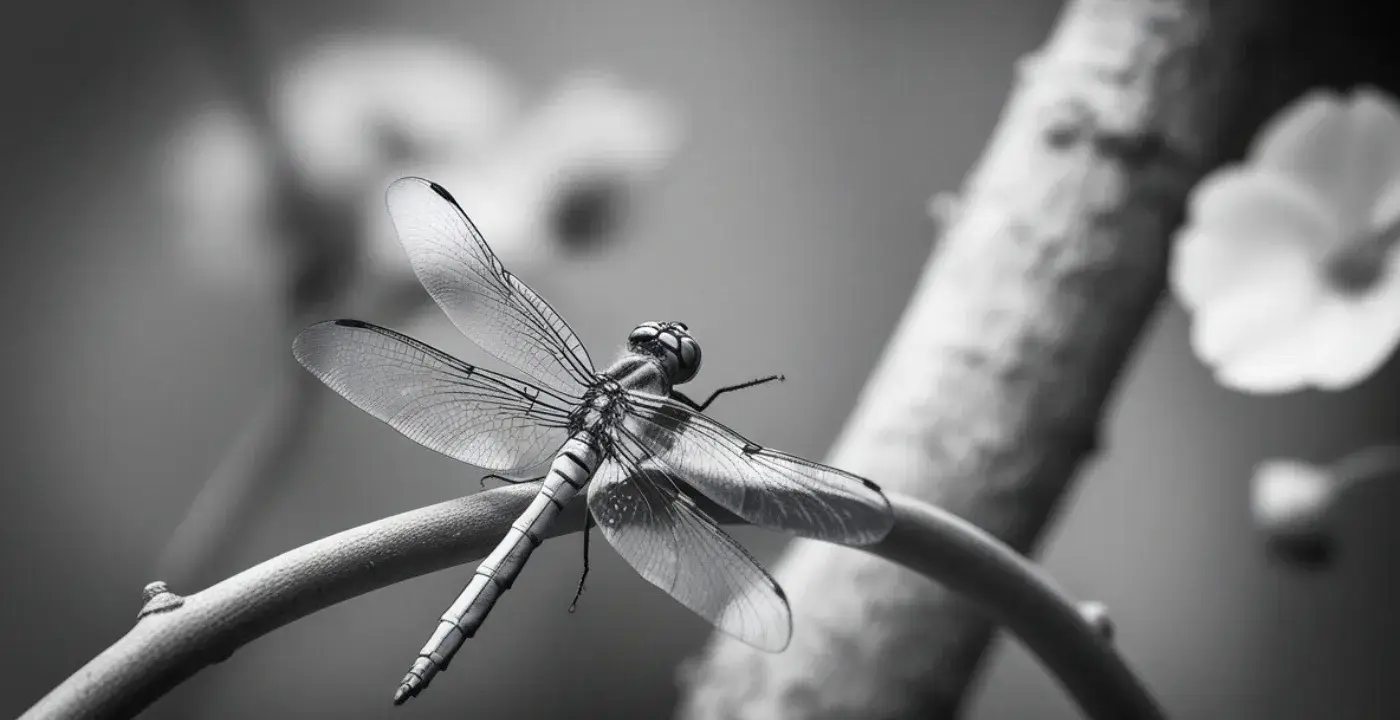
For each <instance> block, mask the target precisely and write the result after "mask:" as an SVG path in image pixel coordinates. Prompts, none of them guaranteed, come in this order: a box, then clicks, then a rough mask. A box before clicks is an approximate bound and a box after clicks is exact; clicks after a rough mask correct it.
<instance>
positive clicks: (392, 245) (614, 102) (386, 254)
mask: <svg viewBox="0 0 1400 720" xmlns="http://www.w3.org/2000/svg"><path fill="white" fill-rule="evenodd" d="M679 136H680V132H679V125H678V122H677V120H676V118H675V116H674V114H673V113H672V111H670V110H669V109H668V108H667V107H666V105H665V104H663V103H662V102H661V101H660V100H659V99H657V98H655V97H652V96H650V95H647V94H645V93H642V92H640V91H637V90H633V89H630V88H627V87H626V86H624V85H623V84H622V82H621V81H620V80H618V79H617V78H615V77H612V76H609V75H605V74H601V73H592V72H590V73H580V74H577V75H574V76H571V77H569V78H567V79H566V80H565V81H564V82H563V83H561V85H560V87H559V89H558V90H556V91H555V92H554V94H553V95H552V96H551V97H550V99H549V100H547V101H545V102H544V103H543V104H542V106H541V107H540V108H539V109H538V110H536V111H535V112H534V113H532V114H531V115H530V116H529V117H528V118H527V119H525V120H524V121H523V122H522V123H521V124H520V125H519V127H518V128H517V129H516V131H515V132H514V133H512V134H511V135H510V136H509V137H508V138H506V139H504V140H503V142H502V144H501V146H500V147H499V148H498V149H497V151H496V152H495V153H494V154H492V155H491V156H490V157H489V158H487V159H486V160H485V161H484V162H481V163H477V164H473V165H467V164H460V163H445V162H438V161H436V159H434V160H433V161H431V162H419V163H406V164H402V165H400V166H398V167H397V168H396V169H395V171H394V173H393V174H394V175H396V176H402V175H418V176H421V177H424V178H427V179H429V180H432V181H434V182H436V183H438V184H439V185H442V186H443V187H445V188H447V190H448V192H450V193H452V195H453V197H454V198H456V200H457V201H458V202H459V203H461V205H462V208H463V209H464V210H465V211H466V212H467V214H468V215H469V216H470V217H471V219H472V222H473V223H475V224H476V226H477V227H478V228H479V229H480V230H481V233H482V235H484V236H485V237H486V240H487V242H489V243H490V244H491V247H492V249H493V250H495V251H496V254H497V255H499V256H500V258H501V261H502V262H503V263H505V264H506V265H507V266H520V265H525V264H528V263H532V262H536V261H538V260H540V259H542V258H543V257H544V256H546V255H547V254H549V253H551V252H554V251H556V250H558V249H560V248H561V247H563V248H569V247H572V246H575V245H585V244H588V243H589V242H591V241H593V240H594V239H596V236H597V235H599V234H602V233H605V232H607V231H608V230H610V229H611V228H609V227H606V225H607V220H606V218H607V216H610V215H615V214H617V213H618V212H619V210H620V209H621V205H622V204H623V203H624V202H625V200H626V196H627V195H628V194H630V193H631V192H632V191H634V190H635V189H636V187H637V186H638V185H640V184H641V183H642V181H644V180H646V179H648V178H650V177H651V176H652V175H653V174H654V173H655V172H656V171H657V170H659V169H660V168H661V167H662V166H663V165H664V164H665V162H666V161H667V160H669V159H670V157H671V156H672V155H673V154H674V153H675V152H676V149H677V146H678V144H679ZM381 192H382V190H381ZM579 203H594V204H595V205H594V207H591V208H587V209H585V210H584V212H593V213H598V214H599V215H601V216H603V219H602V222H603V224H604V225H605V227H589V226H587V225H589V222H588V221H587V220H583V221H579V222H576V221H571V220H569V219H568V218H567V217H566V216H567V215H568V213H569V208H570V206H571V205H575V204H579ZM366 207H367V208H370V210H371V214H370V216H369V217H368V218H367V220H368V222H370V223H372V224H373V226H374V227H375V228H376V229H375V230H374V231H373V234H374V236H375V238H376V242H375V243H373V244H372V245H371V249H372V250H373V251H374V252H376V253H378V254H380V255H381V258H380V259H381V261H382V262H385V263H392V264H398V263H400V262H402V255H403V251H402V249H400V248H399V247H398V243H397V241H396V240H394V238H395V237H396V235H395V233H394V232H393V228H392V226H391V225H390V224H389V221H388V217H387V216H386V215H385V214H384V213H383V211H382V208H381V207H378V205H377V204H375V205H374V206H373V207H371V206H370V205H367V206H366ZM380 240H385V241H384V242H380ZM402 264H403V266H404V267H405V268H407V263H406V262H402Z"/></svg>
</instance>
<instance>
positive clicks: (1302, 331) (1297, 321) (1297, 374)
mask: <svg viewBox="0 0 1400 720" xmlns="http://www.w3.org/2000/svg"><path fill="white" fill-rule="evenodd" d="M1261 264H1263V263H1261ZM1266 264H1267V271H1265V272H1260V273H1258V274H1256V275H1255V276H1254V277H1252V278H1250V280H1249V281H1248V282H1247V283H1242V284H1240V285H1238V286H1237V287H1236V288H1234V289H1233V290H1232V292H1230V293H1229V294H1227V295H1223V296H1220V297H1217V298H1215V299H1213V300H1212V301H1211V303H1210V304H1209V305H1208V306H1205V307H1202V308H1201V309H1200V310H1198V311H1197V313H1196V316H1195V318H1194V320H1193V322H1192V326H1191V344H1192V348H1193V349H1194V350H1195V352H1196V355H1197V356H1198V357H1200V358H1201V360H1202V361H1203V362H1205V363H1206V364H1207V365H1210V366H1212V367H1214V368H1215V372H1216V379H1217V381H1218V382H1220V384H1222V385H1225V386H1226V387H1231V388H1234V389H1236V390H1241V391H1245V392H1256V393H1274V392H1287V391H1290V390H1295V389H1298V388H1300V387H1302V386H1303V385H1304V384H1305V382H1306V380H1307V378H1308V377H1309V371H1310V370H1311V369H1312V368H1313V367H1315V362H1314V361H1313V349H1314V344H1313V342H1312V340H1311V338H1310V337H1309V336H1308V334H1307V332H1306V329H1308V328H1310V327H1312V326H1311V325H1310V324H1309V323H1308V321H1309V319H1310V317H1311V315H1312V313H1313V311H1314V308H1315V307H1316V305H1317V303H1318V296H1319V295H1320V294H1321V293H1322V287H1321V281H1320V279H1319V278H1318V277H1317V275H1316V273H1315V272H1313V266H1312V265H1311V263H1308V262H1306V261H1305V260H1304V259H1302V258H1301V257H1299V256H1298V255H1294V256H1288V255H1284V254H1275V255H1273V256H1271V257H1270V258H1269V259H1268V261H1267V263H1266Z"/></svg>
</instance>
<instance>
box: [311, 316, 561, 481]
mask: <svg viewBox="0 0 1400 720" xmlns="http://www.w3.org/2000/svg"><path fill="white" fill-rule="evenodd" d="M292 353H293V354H294V355H296V358H297V360H298V361H299V362H300V363H301V364H302V365H303V366H305V367H306V369H307V370H310V371H311V372H312V374H314V375H315V376H316V377H318V378H320V379H321V381H322V382H324V383H325V384H326V385H329V386H330V387H331V388H332V389H333V390H335V391H336V392H338V393H340V394H341V395H344V396H345V397H346V399H348V400H349V401H350V402H352V403H354V404H355V405H356V406H358V407H359V408H360V409H362V410H364V411H366V412H368V413H369V414H371V415H373V416H375V417H376V418H379V419H380V420H383V421H384V422H386V423H388V424H389V425H391V426H392V427H393V428H394V429H395V430H398V431H399V432H401V433H403V434H404V435H406V436H407V437H408V438H409V439H411V440H414V441H415V442H418V443H420V444H422V445H424V446H427V447H429V448H432V449H433V450H436V451H438V452H440V453H442V454H444V455H447V456H449V457H453V458H456V459H458V460H461V461H463V462H466V463H470V464H472V465H475V466H477V467H481V468H486V469H489V470H494V471H498V472H507V471H515V470H523V469H526V468H530V467H533V466H535V465H538V464H540V463H541V462H544V461H545V460H548V459H550V458H552V457H553V456H554V453H555V452H556V451H557V450H558V449H559V448H560V447H561V446H562V445H563V444H564V441H565V440H567V439H568V427H567V426H568V416H569V410H570V409H571V408H572V406H573V404H574V403H575V402H577V401H576V400H575V399H574V398H570V397H565V396H562V395H560V394H558V393H554V392H551V391H548V390H542V389H540V388H537V387H535V386H533V385H530V384H528V383H525V382H522V381H520V380H515V379H513V378H510V377H508V376H505V375H500V374H498V373H493V372H491V371H489V370H484V369H482V368H478V367H474V366H472V365H468V364H467V363H464V362H462V361H461V360H458V359H456V358H454V357H452V356H451V355H448V354H447V353H444V352H442V351H441V350H438V349H436V348H433V347H431V346H429V345H427V344H425V343H422V342H419V341H417V340H414V339H413V338H411V337H408V336H407V335H403V334H400V333H396V332H394V331H393V330H388V329H385V328H382V327H378V326H376V325H371V324H369V323H364V322H360V321H358V320H332V321H328V322H321V323H316V324H315V325H312V326H310V327H308V328H306V329H305V330H302V331H301V334H299V335H297V338H296V341H295V342H293V344H292Z"/></svg>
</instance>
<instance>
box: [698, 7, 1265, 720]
mask: <svg viewBox="0 0 1400 720" xmlns="http://www.w3.org/2000/svg"><path fill="white" fill-rule="evenodd" d="M1286 6H1287V4H1286V3H1265V2H1262V0H1255V2H1253V3H1249V2H1245V3H1240V2H1235V3H1218V4H1215V5H1213V4H1212V3H1210V2H1209V1H1208V0H1156V1H1149V0H1073V1H1072V2H1070V3H1068V4H1067V5H1066V7H1065V9H1064V11H1063V13H1062V15H1061V17H1060V20H1059V22H1058V26H1057V28H1056V29H1055V31H1054V33H1053V35H1052V36H1051V38H1050V39H1049V41H1048V42H1047V43H1046V45H1045V46H1044V47H1043V48H1042V49H1041V50H1040V51H1039V52H1037V53H1033V54H1032V55H1031V56H1029V57H1027V58H1026V59H1025V60H1023V62H1022V63H1021V67H1020V68H1019V70H1020V77H1019V82H1018V85H1017V88H1016V90H1015V92H1014V93H1013V95H1012V97H1011V99H1010V101H1009V103H1008V105H1007V107H1006V109H1005V111H1004V114H1003V116H1002V118H1001V120H1000V123H999V125H998V127H997V128H996V130H995V132H994V134H993V139H992V142H991V144H990V146H989V147H988V149H987V150H986V152H985V154H984V155H983V157H982V159H981V161H980V163H979V165H978V166H977V167H976V168H975V169H974V171H973V173H972V174H971V176H970V178H969V179H968V181H967V182H966V185H965V186H964V188H963V189H962V193H961V197H960V198H959V202H958V203H957V205H956V206H957V212H956V213H951V214H948V215H947V217H946V218H945V219H946V220H947V222H948V224H947V226H946V227H943V228H941V230H942V234H941V237H940V241H939V243H938V247H937V248H936V250H935V253H934V255H933V257H932V258H931V259H930V260H929V263H928V265H927V266H926V268H925V270H924V274H923V277H922V278H921V280H920V282H919V285H918V287H917V288H916V289H915V291H914V294H913V296H912V298H911V300H910V302H909V306H908V308H907V309H906V311H905V315H904V317H903V318H902V320H901V324H900V326H899V328H898V329H897V331H896V333H895V335H894V337H893V338H892V340H891V341H890V344H889V346H888V347H887V348H886V350H885V354H884V357H883V358H882V360H881V362H880V365H879V367H878V368H877V369H876V371H875V373H874V374H873V376H872V377H871V379H870V381H869V382H868V384H867V386H866V388H865V390H864V392H863V394H862V397H861V399H860V402H859V405H858V407H857V408H856V409H855V410H854V412H853V413H852V414H851V417H850V418H849V420H848V422H847V424H846V427H845V429H844V432H843V434H842V436H841V437H840V439H839V440H838V441H837V443H836V445H835V447H834V448H833V450H832V451H831V453H830V456H829V462H830V463H831V464H833V465H835V466H837V467H841V468H845V469H847V470H850V471H852V472H855V473H857V474H860V475H864V476H866V477H869V478H871V479H872V480H874V481H876V482H878V483H880V485H881V486H883V487H885V488H887V489H889V490H897V491H902V492H907V493H909V494H911V495H913V496H915V497H918V498H919V499H921V500H924V501H926V502H929V503H930V504H932V505H935V506H938V507H940V508H944V509H946V510H948V511H950V512H952V513H954V514H956V515H957V516H959V517H962V518H966V519H968V520H970V521H971V522H973V523H975V524H976V525H977V526H979V527H982V528H985V529H986V530H988V531H989V532H991V533H992V534H993V535H995V536H997V537H998V538H1000V539H1001V540H1003V541H1005V542H1006V543H1008V544H1009V545H1010V546H1011V547H1012V548H1014V549H1016V550H1017V551H1020V552H1024V553H1027V554H1029V553H1031V552H1033V551H1034V549H1035V548H1036V546H1037V544H1038V542H1039V540H1040V538H1041V537H1042V536H1043V534H1044V532H1045V529H1046V526H1047V524H1048V523H1049V521H1050V519H1051V518H1052V516H1053V515H1054V512H1055V510H1056V507H1057V506H1058V504H1059V503H1060V501H1061V498H1063V497H1064V496H1065V494H1066V492H1067V491H1068V489H1069V488H1070V486H1071V483H1072V478H1073V476H1074V474H1075V473H1076V472H1077V470H1078V469H1079V467H1080V466H1081V464H1082V463H1083V462H1084V461H1085V460H1086V459H1087V458H1088V457H1089V456H1090V454H1091V453H1092V452H1093V451H1094V450H1095V449H1096V447H1097V443H1098V436H1099V432H1100V430H1099V426H1100V423H1101V418H1102V417H1103V415H1104V410H1105V406H1106V403H1107V401H1108V399H1109V397H1110V395H1111V393H1112V390H1113V388H1114V385H1115V383H1116V381H1117V378H1118V377H1119V375H1120V374H1121V373H1122V370H1123V368H1124V366H1125V364H1126V363H1127V361H1128V358H1129V356H1130V354H1131V351H1132V349H1133V347H1134V345H1135V344H1136V343H1137V341H1138V338H1139V337H1140V336H1141V335H1142V333H1143V329H1144V327H1145V326H1146V325H1147V322H1148V320H1149V319H1150V317H1151V315H1152V311H1153V309H1154V307H1155V305H1156V304H1157V301H1158V298H1159V297H1160V295H1161V293H1162V291H1163V289H1164V287H1165V284H1166V266H1167V259H1168V255H1169V237H1170V233H1171V232H1172V231H1173V230H1174V229H1175V227H1176V226H1177V224H1178V223H1179V221H1180V217H1181V212H1182V208H1183V206H1184V199H1185V196H1186V193H1187V191H1188V189H1189V188H1190V187H1191V186H1192V185H1193V184H1194V182H1195V181H1196V180H1197V179H1198V178H1199V177H1200V175H1201V173H1202V172H1203V171H1204V170H1206V169H1207V168H1209V167H1211V166H1213V165H1215V164H1217V163H1219V162H1220V161H1221V160H1222V159H1224V157H1225V156H1226V155H1227V154H1228V153H1231V152H1237V151H1238V148H1242V147H1243V145H1244V143H1245V138H1247V135H1246V134H1244V133H1242V132H1240V131H1241V130H1247V129H1251V128H1250V123H1251V122H1252V121H1254V120H1255V118H1254V117H1250V116H1249V115H1250V113H1253V112H1254V110H1255V104H1254V102H1253V101H1254V95H1252V94H1251V93H1252V92H1254V91H1255V90H1256V86H1261V85H1267V84H1268V83H1269V81H1271V80H1273V79H1274V78H1272V77H1270V76H1269V71H1270V70H1273V69H1274V66H1272V65H1269V64H1267V62H1268V61H1267V60H1265V61H1263V63H1261V61H1260V59H1259V58H1257V57H1246V53H1247V52H1248V51H1249V50H1252V49H1253V48H1252V47H1251V46H1250V45H1249V43H1248V42H1246V41H1247V40H1248V41H1250V42H1252V41H1253V39H1254V38H1255V37H1256V36H1257V31H1258V30H1259V28H1260V26H1261V25H1262V24H1263V23H1264V21H1265V20H1266V19H1269V18H1270V16H1271V15H1276V14H1282V11H1283V10H1285V9H1286ZM1251 83H1253V84H1252V85H1251ZM1268 90H1269V91H1276V90H1277V87H1274V86H1269V87H1268ZM1260 92H1261V93H1262V91H1260ZM1255 94H1259V93H1255ZM1271 100H1272V98H1271ZM776 570H777V572H776V573H775V575H776V577H777V579H778V580H779V582H781V583H782V584H783V586H784V587H785V588H786V589H787V591H788V593H789V595H790V596H792V597H793V598H794V608H795V616H794V628H795V629H794V634H793V640H792V646H791V647H789V649H788V650H787V652H785V653H783V654H781V655H766V654H762V653H759V652H755V651H753V650H752V649H750V648H748V647H746V646H743V645H742V644H740V643H737V642H733V641H731V640H729V639H727V638H725V637H722V636H718V635H717V636H715V637H714V639H713V641H712V643H711V645H710V646H709V647H708V648H707V650H706V654H705V656H704V657H703V658H702V659H701V660H700V661H699V662H698V663H697V670H696V672H695V673H694V674H693V676H692V677H691V687H690V688H688V690H687V691H686V695H687V697H686V698H685V699H684V701H683V703H684V704H683V713H682V716H683V717H687V718H692V719H696V720H699V719H707V718H726V719H730V718H773V717H783V718H845V717H878V718H888V717H926V718H929V717H936V718H947V717H951V716H953V715H955V714H956V713H957V712H958V710H959V709H960V707H961V705H962V703H963V699H964V696H965V693H966V691H967V688H968V687H969V685H970V683H971V681H972V679H973V677H974V675H975V672H976V670H977V668H978V666H979V664H980V662H981V658H982V656H983V654H984V652H985V650H986V648H987V646H988V644H989V642H990V640H991V637H992V629H991V626H990V625H989V624H988V623H987V622H986V620H985V619H984V618H983V617H982V616H981V615H980V614H979V613H978V612H977V610H976V609H975V608H974V607H973V606H972V605H971V604H968V603H966V602H963V601H961V600H960V599H959V598H956V597H955V596H954V595H953V594H951V593H950V592H948V591H947V590H946V589H942V588H937V587H932V586H929V585H928V584H927V583H924V582H921V581H918V580H916V579H914V578H912V576H910V575H909V574H908V573H905V572H901V571H899V570H898V569H896V568H891V567H889V566H887V565H884V564H882V563H879V562H876V561H873V560H871V559H870V558H869V557H867V556H862V555H858V554H853V553H843V552H841V551H837V550H833V549H832V548H831V547H829V546H823V545H821V544H819V543H811V542H805V541H799V542H796V543H794V544H793V545H792V546H790V547H789V549H788V551H787V554H786V555H785V556H784V558H783V559H782V560H781V561H780V562H779V563H778V564H777V567H776ZM1124 717H1127V715H1124Z"/></svg>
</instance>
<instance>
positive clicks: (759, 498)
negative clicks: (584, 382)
mask: <svg viewBox="0 0 1400 720" xmlns="http://www.w3.org/2000/svg"><path fill="white" fill-rule="evenodd" d="M629 404H630V408H629V411H628V415H627V420H626V422H625V423H624V425H623V427H622V428H621V429H620V433H621V434H624V435H626V436H628V437H630V438H631V439H632V440H633V441H634V442H636V443H637V444H639V445H640V446H641V447H642V448H643V449H644V450H645V451H646V452H647V453H648V454H650V455H651V456H652V461H653V462H654V463H656V465H657V466H658V467H660V468H662V469H663V470H665V471H666V472H668V473H670V474H672V475H675V476H676V477H678V478H680V479H681V480H683V481H685V482H686V483H687V484H689V485H691V486H692V487H694V488H695V489H696V490H698V491H699V492H701V493H702V494H704V495H705V496H706V497H708V498H710V499H711V500H713V501H714V502H715V503H716V504H718V505H719V506H721V507H723V508H725V509H726V510H728V511H730V512H732V513H734V514H735V515H738V516H739V517H741V518H743V519H745V520H747V521H749V522H751V523H753V524H755V525H760V526H763V527H768V528H773V529H775V530H785V531H788V532H792V533H795V534H797V535H801V536H803V537H809V538H815V539H818V540H826V541H829V542H837V543H844V544H847V545H868V544H870V543H873V542H877V541H879V540H880V539H882V538H884V537H885V535H886V534H888V533H889V531H890V528H892V527H893V526H894V515H893V513H892V511H891V510H890V505H889V501H888V500H886V499H885V495H884V493H882V492H880V488H879V487H877V486H876V485H875V484H874V483H872V482H870V481H869V480H866V479H865V478H862V477H860V476H858V475H852V474H851V473H848V472H845V471H843V470H838V469H836V468H833V467H830V466H827V465H822V464H821V463H816V462H812V461H810V460H804V459H802V458H800V457H797V456H795V455H789V454H787V453H783V452H778V451H777V450H771V449H768V448H765V447H761V446H759V445H756V444H754V443H752V442H749V441H748V440H746V439H744V438H743V437H742V436H740V435H739V434H738V433H736V432H734V431H733V430H730V429H729V428H727V427H725V426H723V425H721V424H720V423H718V422H716V421H715V420H714V419H713V418H710V417H707V416H705V415H703V414H701V413H697V412H695V411H693V410H691V409H690V408H688V407H686V406H684V405H682V404H680V403H679V402H676V401H675V400H672V399H670V398H663V397H659V396H656V395H650V394H646V393H638V392H631V393H629Z"/></svg>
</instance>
